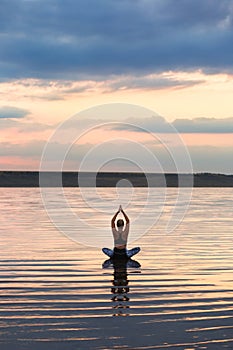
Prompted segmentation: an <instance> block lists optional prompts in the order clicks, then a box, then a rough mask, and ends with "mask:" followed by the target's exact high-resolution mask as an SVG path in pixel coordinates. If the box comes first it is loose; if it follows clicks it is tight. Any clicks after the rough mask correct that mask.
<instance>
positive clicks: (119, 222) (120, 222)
mask: <svg viewBox="0 0 233 350" xmlns="http://www.w3.org/2000/svg"><path fill="white" fill-rule="evenodd" d="M122 226H124V220H122V219H119V220H117V227H122Z"/></svg>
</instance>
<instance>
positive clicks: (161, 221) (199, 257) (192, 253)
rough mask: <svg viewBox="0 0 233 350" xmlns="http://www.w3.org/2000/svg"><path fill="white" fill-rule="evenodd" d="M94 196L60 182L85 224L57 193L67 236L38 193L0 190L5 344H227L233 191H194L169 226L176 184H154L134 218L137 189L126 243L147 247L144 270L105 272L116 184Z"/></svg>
mask: <svg viewBox="0 0 233 350" xmlns="http://www.w3.org/2000/svg"><path fill="white" fill-rule="evenodd" d="M88 191H90V192H88V193H87V196H88V201H89V202H88V205H85V203H84V201H83V199H82V198H81V194H80V189H78V188H66V189H65V194H66V198H67V201H68V202H69V206H70V208H71V210H72V213H73V215H74V216H75V215H79V216H80V218H81V220H82V221H83V222H87V223H88V225H89V226H86V228H85V230H83V227H82V225H80V226H79V225H77V226H76V227H74V223H73V222H71V221H69V218H68V217H67V216H66V212H65V211H63V208H62V203H61V201H60V198H59V196H57V197H53V198H52V199H51V198H49V200H50V203H52V208H53V210H55V211H56V208H58V211H57V212H56V215H57V220H58V221H59V220H60V221H59V224H60V225H61V226H62V228H63V231H66V230H67V231H66V232H65V234H64V233H62V232H60V231H59V230H58V229H57V228H56V226H55V225H54V223H53V222H52V220H51V217H49V216H48V214H47V213H46V211H45V209H44V206H43V203H42V200H41V194H40V189H39V188H1V189H0V208H1V216H0V227H1V228H0V248H1V255H0V283H1V289H0V348H1V350H15V349H20V350H21V349H24V350H25V349H26V350H27V349H35V350H36V349H52V350H53V349H58V350H59V349H62V350H63V349H64V350H70V349H76V350H77V349H140V350H143V349H146V350H148V349H186V350H191V349H216V350H218V349H226V348H228V349H232V348H233V225H232V217H233V215H232V214H233V189H232V188H195V189H193V193H192V199H191V202H190V205H189V207H188V209H187V212H186V214H185V216H184V218H183V220H182V221H181V222H180V223H179V225H178V226H177V227H176V229H175V230H172V231H171V232H168V231H167V230H166V225H167V222H168V221H169V219H170V217H171V212H172V209H173V206H174V203H175V200H176V193H177V192H176V191H177V189H176V188H168V189H167V190H166V196H165V197H164V193H162V192H160V190H159V189H156V192H155V193H153V195H152V196H151V198H150V203H149V207H148V208H147V211H146V212H145V218H143V215H141V219H140V220H139V221H137V220H136V219H135V218H136V217H137V213H142V210H143V208H144V207H145V201H146V200H145V198H147V196H146V191H147V189H146V188H138V189H136V190H135V191H136V195H135V196H134V197H133V198H132V201H131V202H128V208H127V213H128V214H129V216H130V218H132V221H134V220H135V221H134V222H132V225H131V231H130V232H131V233H130V235H131V236H130V237H131V239H130V242H129V247H130V248H131V247H133V246H140V247H141V252H140V253H139V254H138V255H136V256H135V257H134V260H136V261H137V262H138V263H139V264H140V265H141V267H138V266H136V265H133V266H127V265H126V264H120V265H114V266H112V265H110V266H105V268H103V266H102V265H103V263H104V261H105V260H106V259H107V257H106V256H105V255H104V254H103V253H102V251H101V246H103V245H106V246H107V247H110V248H112V246H111V244H112V237H111V230H110V220H111V217H112V215H113V214H114V211H113V207H114V208H115V207H116V204H117V203H115V202H114V196H115V190H114V189H112V188H98V193H99V195H100V197H101V198H103V199H104V201H105V202H106V203H108V204H106V203H105V204H104V205H103V206H101V203H96V198H95V197H94V196H93V198H92V197H91V193H92V192H91V190H90V189H89V190H88ZM122 191H123V192H122V193H123V195H124V193H126V192H127V191H126V190H125V189H123V190H122ZM125 191H126V192H125ZM48 192H49V189H48ZM126 194H127V193H126ZM92 202H93V206H92V205H90V203H92ZM132 203H133V204H132ZM113 204H114V205H113ZM123 205H125V206H127V201H126V202H125V203H123ZM106 208H107V209H106ZM116 209H117V207H116ZM101 213H102V214H101ZM151 218H152V221H150V220H151ZM153 221H154V223H153V225H152V226H151V227H149V228H147V232H146V233H144V234H142V233H143V232H144V231H143V230H144V228H145V227H146V225H147V223H148V222H149V223H151V222H153ZM58 226H59V225H58ZM88 227H89V228H88ZM67 232H68V236H67V234H66V233H67ZM70 238H72V239H70ZM134 239H136V240H135V241H134ZM90 245H92V246H90Z"/></svg>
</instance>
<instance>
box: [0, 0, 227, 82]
mask: <svg viewBox="0 0 233 350" xmlns="http://www.w3.org/2000/svg"><path fill="white" fill-rule="evenodd" d="M232 19H233V10H232V1H231V0H221V1H219V0H195V1H193V0H179V1H174V0H124V1H123V0H118V1H115V0H98V1H96V0H66V1H61V0H47V1H45V0H34V1H26V0H10V1H9V0H1V3H0V32H1V39H0V44H1V51H0V71H1V77H0V78H1V79H2V80H7V79H11V78H13V79H15V78H23V77H37V78H48V79H77V78H80V79H81V78H87V77H93V76H95V77H100V78H101V77H106V76H108V75H111V74H133V75H143V74H147V73H150V72H160V71H163V70H171V69H172V70H193V69H196V68H200V69H203V70H206V71H207V72H218V71H223V70H225V71H230V72H231V71H232V68H233V35H232V24H233V20H232Z"/></svg>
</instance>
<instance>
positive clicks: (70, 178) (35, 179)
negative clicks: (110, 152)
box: [0, 171, 233, 187]
mask: <svg viewBox="0 0 233 350" xmlns="http://www.w3.org/2000/svg"><path fill="white" fill-rule="evenodd" d="M43 174H44V175H43V182H42V183H40V176H39V172H38V171H1V172H0V187H39V186H43V187H58V186H60V185H61V183H62V186H63V187H79V186H80V187H93V186H96V187H115V186H116V185H117V183H118V182H119V181H120V180H128V181H130V182H131V184H132V186H134V187H148V186H149V187H165V186H166V187H178V186H182V187H190V186H191V185H190V184H192V177H193V185H194V187H233V175H224V174H214V173H196V174H180V175H179V177H178V174H175V173H174V174H171V173H167V174H146V175H145V174H144V173H130V172H100V173H97V176H96V174H95V173H91V172H89V173H82V182H80V184H79V181H78V173H77V172H63V173H62V182H61V176H60V175H61V174H60V173H58V172H44V173H43ZM178 178H179V179H181V182H180V183H179V181H178ZM147 179H148V181H147ZM121 185H122V186H128V185H129V183H128V182H126V181H124V182H121Z"/></svg>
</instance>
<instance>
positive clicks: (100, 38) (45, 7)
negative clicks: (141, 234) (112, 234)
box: [0, 0, 233, 174]
mask: <svg viewBox="0 0 233 350" xmlns="http://www.w3.org/2000/svg"><path fill="white" fill-rule="evenodd" d="M0 48H1V49H0V129H1V134H0V146H1V147H0V169H1V170H38V169H39V164H40V159H41V154H42V150H43V147H44V145H45V144H46V142H47V141H48V139H49V138H50V136H51V134H52V133H53V132H54V130H56V128H57V127H58V125H59V124H60V123H61V122H64V121H65V120H66V119H67V118H69V117H71V116H72V115H74V114H76V113H78V112H80V111H83V110H85V109H87V108H91V107H93V106H96V105H100V104H109V103H126V104H136V105H139V106H142V107H145V108H146V109H149V110H152V111H154V113H153V117H154V119H150V115H148V116H147V117H144V116H140V115H139V116H137V117H138V118H139V119H140V118H141V119H142V120H141V121H142V123H144V124H145V125H146V127H147V129H148V130H149V131H151V132H156V133H165V134H166V133H167V131H166V130H164V129H163V125H164V124H166V123H171V125H172V126H173V127H175V128H176V129H177V131H178V132H179V133H180V135H181V138H182V140H183V142H184V144H185V145H186V146H187V147H188V150H189V152H190V156H191V160H192V164H193V171H194V172H216V173H226V174H232V173H233V152H232V151H233V137H232V134H233V1H232V0H221V1H219V0H195V1H194V0H117V1H116V0H66V1H62V0H2V1H1V2H0ZM96 117H97V118H100V116H99V115H96ZM124 117H125V121H127V120H128V119H129V118H133V117H134V115H132V114H131V113H129V115H125V116H124ZM151 117H152V115H151ZM114 118H115V119H114V120H115V121H117V120H118V119H117V118H118V116H115V117H114ZM110 120H112V117H111V118H110ZM119 120H120V121H122V119H121V118H120V116H119ZM144 124H143V125H144ZM76 127H78V126H77V125H76ZM161 128H162V129H161ZM139 134H140V135H139ZM106 135H108V137H110V138H111V137H112V140H113V139H115V138H116V137H117V136H119V137H121V138H122V137H125V138H130V139H133V140H135V141H136V142H139V143H140V142H143V144H145V145H147V144H149V143H150V144H151V140H149V138H147V137H146V135H144V136H142V133H139V132H137V131H135V130H129V129H128V128H127V127H125V128H123V127H122V128H121V130H117V129H115V130H111V131H108V132H106V130H104V128H100V129H99V130H96V132H90V133H89V135H88V134H87V135H86V136H85V137H84V138H83V139H82V140H79V142H78V143H77V144H76V148H75V149H76V151H77V159H75V151H74V154H73V155H72V157H71V159H70V161H69V163H68V164H69V165H67V167H66V170H77V169H78V166H79V164H80V161H81V160H82V157H83V156H85V152H87V149H91V147H94V146H95V145H96V144H98V143H101V140H105V137H106ZM109 135H110V136H109ZM61 138H62V137H61ZM110 141H111V140H110ZM62 142H65V141H64V140H61V143H62ZM67 142H68V141H67ZM86 146H87V147H86ZM154 146H156V145H154ZM174 147H175V146H174ZM110 151H111V147H110V148H109V152H110ZM55 152H56V151H55ZM57 152H59V148H58V150H57ZM109 155H110V154H109ZM109 155H108V156H106V159H107V158H108V157H109ZM97 157H98V155H97ZM128 157H129V158H130V150H129V153H128ZM162 157H163V156H162V155H161V163H163V161H164V160H162ZM164 162H165V161H164ZM117 164H118V163H115V164H114V162H113V164H112V165H111V164H110V166H109V168H108V170H128V168H127V167H126V168H124V166H123V165H122V164H121V165H117ZM118 166H119V168H118ZM52 168H53V166H52V165H51V169H52ZM163 169H164V170H165V171H172V169H170V168H169V167H166V166H164V164H163Z"/></svg>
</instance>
